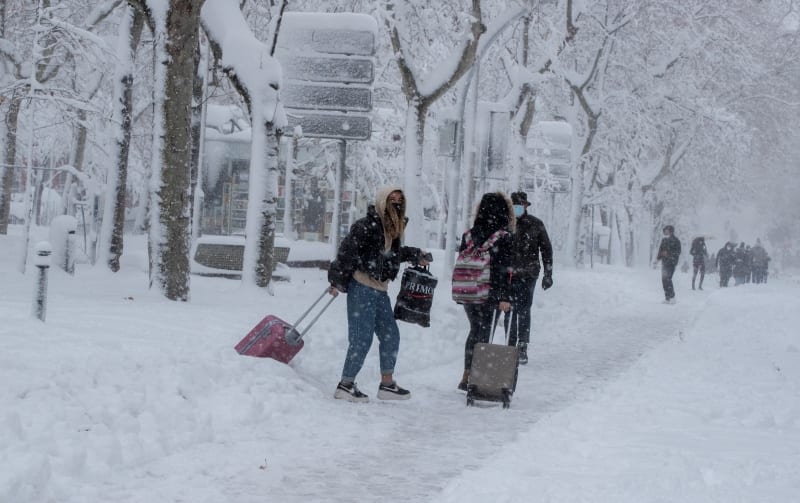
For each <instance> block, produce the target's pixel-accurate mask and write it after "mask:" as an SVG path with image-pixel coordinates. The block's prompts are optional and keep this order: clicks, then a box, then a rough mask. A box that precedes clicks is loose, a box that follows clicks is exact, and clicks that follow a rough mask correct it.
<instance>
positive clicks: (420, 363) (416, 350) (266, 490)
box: [0, 227, 800, 503]
mask: <svg viewBox="0 0 800 503" xmlns="http://www.w3.org/2000/svg"><path fill="white" fill-rule="evenodd" d="M44 235H46V234H44ZM20 239H21V238H20V236H19V229H18V228H16V227H12V231H11V235H10V236H0V285H2V288H0V382H2V387H0V466H2V467H3V468H2V470H0V501H2V502H25V503H27V502H100V501H114V502H143V503H144V502H178V501H183V502H193V503H199V502H209V503H210V502H236V503H246V502H259V503H262V502H265V501H266V502H370V501H386V502H396V501H436V502H456V501H458V502H467V503H469V502H473V501H474V502H485V501H493V502H500V501H503V502H522V501H525V502H527V501H531V502H573V501H581V502H637V503H640V502H677V501H680V502H711V501H715V502H716V501H718V502H726V503H729V502H794V501H800V389H799V388H800V340H798V336H797V335H796V334H797V333H798V325H800V323H799V322H800V283H799V282H798V280H797V278H796V277H792V276H790V275H786V274H785V275H783V276H782V277H781V278H780V279H779V280H775V281H770V283H768V284H766V285H744V286H741V287H736V288H728V289H725V290H721V289H718V288H717V287H716V285H715V284H714V283H715V281H716V276H709V277H708V278H707V281H706V285H705V286H706V290H705V291H692V290H691V289H690V288H689V276H688V275H685V274H681V273H678V274H677V275H676V287H677V291H678V295H677V299H678V304H677V305H674V306H671V305H664V304H662V303H661V300H662V295H661V291H660V289H661V287H660V274H659V272H658V271H657V270H637V271H633V270H628V269H621V268H610V267H596V268H594V269H587V270H581V271H577V270H568V269H564V268H561V267H558V265H557V266H556V270H555V274H554V278H555V286H554V288H552V289H551V290H548V291H547V292H542V291H540V290H537V292H536V296H535V300H534V303H535V306H534V316H535V322H534V324H535V334H534V335H533V342H532V345H531V346H532V348H531V351H530V354H531V362H530V364H529V365H527V366H525V367H523V368H521V370H520V379H519V384H518V388H517V393H516V394H515V396H514V400H513V404H512V407H511V409H509V410H503V409H501V408H500V407H499V406H497V405H496V404H482V406H480V407H473V408H467V407H465V404H464V395H463V394H462V393H460V392H458V391H456V389H455V386H456V384H457V382H458V379H459V377H460V374H461V365H462V357H463V343H464V338H465V336H466V330H467V328H466V327H467V323H466V319H465V316H464V315H463V312H462V311H461V310H460V309H459V308H458V306H456V305H455V304H453V303H452V301H450V299H449V291H448V290H449V282H448V280H447V275H446V274H445V271H443V270H441V265H442V263H443V260H442V256H441V252H440V253H439V254H436V255H435V256H436V258H437V260H436V262H435V263H434V267H433V270H434V272H435V273H436V274H437V275H438V276H439V277H440V278H441V279H440V285H439V288H438V289H437V292H436V295H435V303H434V316H433V319H432V322H431V327H430V328H427V329H423V328H420V327H417V326H411V325H407V324H401V334H402V341H401V349H400V357H399V361H398V366H397V369H396V374H395V375H396V378H397V380H398V382H399V383H400V384H401V385H403V386H406V387H408V388H409V389H411V390H412V393H413V398H412V400H411V401H408V402H391V403H387V402H381V401H378V400H375V399H374V395H375V391H376V388H377V384H378V377H379V376H378V374H379V373H378V366H377V361H378V358H377V354H375V348H374V347H373V352H372V354H370V355H369V357H368V359H367V365H366V366H365V368H364V369H363V370H362V372H361V374H360V375H359V379H358V382H359V385H360V387H361V388H362V390H364V391H365V392H366V393H368V394H370V395H371V398H373V400H371V402H370V403H368V404H351V403H344V402H341V401H336V400H333V398H332V394H333V390H334V387H335V385H336V382H337V380H338V378H339V374H340V371H341V365H342V360H343V357H344V351H345V344H346V343H345V340H346V335H345V332H346V321H345V300H344V299H343V298H340V299H337V300H336V301H335V302H334V304H333V305H332V307H331V309H330V311H329V312H328V313H326V314H325V315H324V316H323V317H322V318H321V320H320V322H319V323H318V325H317V326H315V327H314V328H313V329H312V330H311V332H310V333H309V335H308V336H307V343H306V347H305V348H304V349H303V350H302V351H301V352H300V353H299V354H298V356H297V357H296V358H295V359H294V360H293V361H292V363H291V364H290V365H283V364H281V363H278V362H276V361H273V360H269V359H257V358H249V357H243V356H239V355H238V354H236V352H235V351H234V350H233V346H234V345H235V344H236V343H237V342H238V341H239V339H240V338H241V337H242V336H243V335H244V334H245V333H246V332H247V331H248V330H249V329H250V328H251V327H252V326H253V325H254V324H255V323H257V322H258V321H259V319H260V318H261V317H262V316H264V315H265V314H275V315H278V316H280V317H282V318H284V319H286V320H288V321H293V320H294V319H295V318H296V317H297V316H298V315H299V314H300V313H301V312H302V311H303V310H304V309H305V308H306V307H307V305H308V304H309V303H310V302H311V301H312V300H313V299H314V298H316V297H317V296H318V295H319V294H320V293H321V292H322V290H323V289H324V287H325V273H324V272H323V271H320V270H313V269H293V270H292V281H291V282H280V283H276V284H275V285H274V288H273V291H274V296H273V295H270V294H269V293H268V292H266V291H263V290H255V289H251V288H246V287H242V286H241V284H240V282H239V281H235V280H228V279H223V278H208V277H200V276H194V277H193V278H192V299H191V302H188V303H173V302H170V301H167V300H164V299H163V298H161V297H160V296H159V295H158V294H156V293H155V292H151V291H149V290H148V289H147V273H146V250H145V246H144V241H143V239H142V238H141V237H137V236H126V242H125V245H126V254H125V255H124V256H123V260H122V265H123V269H122V270H121V271H120V272H119V273H117V274H112V273H110V272H107V271H104V270H102V268H100V267H94V268H92V267H90V266H88V265H85V264H79V265H78V267H77V271H76V274H75V276H68V275H66V274H65V273H63V272H61V271H58V270H55V269H51V272H50V282H49V295H48V304H47V320H46V322H45V323H42V322H40V321H38V320H36V319H34V318H32V317H31V315H30V313H31V305H32V302H33V289H34V283H35V277H36V274H35V272H36V271H35V268H34V267H29V270H28V273H27V274H26V275H21V274H19V273H18V272H17V271H16V265H17V262H18V260H17V248H18V242H19V240H20ZM293 246H295V247H296V248H297V251H296V252H295V253H299V252H300V249H302V248H303V244H302V243H293ZM301 254H302V255H304V256H306V255H308V256H310V255H313V253H312V252H308V251H307V252H306V253H301ZM312 258H313V257H312ZM397 287H398V285H397V282H396V283H395V284H393V290H392V294H394V293H396V289H397Z"/></svg>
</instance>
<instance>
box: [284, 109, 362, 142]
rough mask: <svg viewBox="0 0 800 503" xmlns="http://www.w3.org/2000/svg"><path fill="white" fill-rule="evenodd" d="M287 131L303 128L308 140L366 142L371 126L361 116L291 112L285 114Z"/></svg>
mask: <svg viewBox="0 0 800 503" xmlns="http://www.w3.org/2000/svg"><path fill="white" fill-rule="evenodd" d="M286 118H287V119H288V120H289V128H288V129H289V131H291V130H293V129H294V127H295V126H300V127H302V128H303V136H307V137H309V138H334V139H339V140H368V139H369V135H370V129H371V124H370V120H369V117H364V116H363V115H345V114H326V115H323V114H318V113H306V112H304V111H297V110H292V112H291V113H289V114H287V116H286Z"/></svg>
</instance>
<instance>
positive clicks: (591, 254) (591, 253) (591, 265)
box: [589, 205, 594, 269]
mask: <svg viewBox="0 0 800 503" xmlns="http://www.w3.org/2000/svg"><path fill="white" fill-rule="evenodd" d="M591 218H592V222H591V224H590V225H589V229H590V231H589V234H591V236H589V268H590V269H594V205H592V216H591Z"/></svg>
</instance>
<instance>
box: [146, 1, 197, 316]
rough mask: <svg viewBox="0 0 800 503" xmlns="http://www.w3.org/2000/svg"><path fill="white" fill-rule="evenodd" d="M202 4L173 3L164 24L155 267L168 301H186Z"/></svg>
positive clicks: (191, 2) (193, 2) (187, 296)
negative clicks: (194, 103) (158, 233)
mask: <svg viewBox="0 0 800 503" xmlns="http://www.w3.org/2000/svg"><path fill="white" fill-rule="evenodd" d="M202 5H203V1H202V0H175V1H173V2H171V3H170V8H169V11H168V13H167V20H166V34H167V39H166V44H165V48H166V56H167V57H168V58H167V60H166V61H160V62H159V64H162V65H165V66H166V79H165V83H164V84H165V85H164V97H165V98H164V104H163V109H162V112H163V113H162V117H163V121H164V138H163V144H162V150H161V159H162V164H161V166H162V169H161V187H160V190H159V193H158V195H159V200H160V213H159V224H160V226H161V229H162V231H163V233H164V235H163V236H162V237H161V238H162V239H161V242H160V243H159V247H160V249H159V250H157V251H156V253H157V255H158V257H159V258H158V259H157V260H158V262H159V263H158V267H159V268H160V271H159V272H160V278H161V281H162V285H161V287H162V290H163V292H164V295H165V296H166V297H167V298H168V299H170V300H184V301H185V300H188V298H189V273H190V271H189V248H190V239H189V238H190V222H191V219H190V206H191V198H190V184H191V180H190V172H191V148H192V137H191V119H192V112H191V108H192V88H193V85H194V77H195V75H194V69H195V57H196V52H195V47H196V46H197V40H198V29H199V18H200V9H201V7H202Z"/></svg>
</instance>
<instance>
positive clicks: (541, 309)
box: [111, 270, 713, 502]
mask: <svg viewBox="0 0 800 503" xmlns="http://www.w3.org/2000/svg"><path fill="white" fill-rule="evenodd" d="M658 279H659V278H658V272H657V271H646V272H639V273H632V272H629V271H619V270H612V271H602V272H598V271H575V272H564V273H562V274H561V275H560V276H559V277H557V284H556V288H554V289H552V290H550V291H547V292H541V291H538V290H537V293H536V297H537V300H536V305H535V306H534V316H535V325H536V330H535V331H536V333H535V335H534V336H533V342H532V344H531V350H530V356H531V361H530V363H529V364H528V365H527V366H525V367H522V368H521V369H520V377H519V383H518V387H517V394H516V396H515V397H514V401H513V403H512V407H511V409H510V410H503V409H501V407H500V406H499V404H485V405H484V404H481V405H482V406H479V407H473V408H467V407H466V406H465V403H464V402H465V395H464V394H463V393H461V392H458V391H457V390H456V389H455V386H456V384H457V382H458V379H459V377H460V374H461V359H460V358H458V359H455V360H453V359H451V360H450V361H449V362H448V363H446V364H433V365H430V364H428V365H426V364H419V365H415V364H414V363H413V362H406V365H405V367H406V369H405V371H404V372H403V373H402V375H400V374H398V379H399V382H400V383H401V384H402V385H404V386H407V387H409V388H410V389H411V390H412V392H413V398H412V400H411V401H409V402H381V401H379V400H377V399H376V398H375V391H376V390H375V389H373V388H372V386H368V385H363V384H362V389H363V390H364V391H365V392H367V393H368V394H369V395H370V396H371V402H370V403H369V404H350V403H345V402H341V401H335V400H333V399H331V394H332V392H333V384H335V383H333V384H332V383H331V382H329V381H323V378H322V377H321V375H326V376H327V375H328V374H327V373H324V372H320V373H319V375H312V376H309V375H308V371H307V369H303V368H301V369H299V370H298V374H305V377H303V382H302V383H301V384H299V385H298V386H299V387H302V388H303V389H304V392H303V396H302V397H300V398H298V399H297V402H296V403H295V405H294V410H292V411H290V412H289V413H286V412H285V411H276V414H275V415H274V416H273V417H269V413H268V411H264V415H266V416H267V417H269V419H268V420H267V421H264V422H263V423H262V424H254V425H252V427H253V429H252V430H250V431H237V432H228V433H227V434H226V436H225V438H219V437H220V435H217V437H218V438H217V439H216V441H215V442H216V443H212V444H210V445H209V444H200V445H198V446H196V447H195V448H189V449H182V450H180V451H178V452H176V453H174V454H172V455H170V456H168V457H166V458H164V459H161V460H159V461H157V462H154V463H151V464H149V465H147V466H144V467H142V468H141V469H137V470H136V474H135V475H134V476H133V477H132V478H130V476H129V475H128V476H126V478H128V480H127V481H124V480H123V481H119V483H113V484H112V485H113V486H114V488H115V490H114V491H113V492H112V493H111V495H113V496H114V498H115V499H117V500H119V501H148V500H150V499H151V498H152V500H160V501H165V499H163V498H164V497H165V496H167V499H166V500H169V501H173V500H174V501H193V502H196V501H209V502H210V501H237V502H250V501H252V502H256V501H259V502H260V501H275V502H279V501H280V502H351V501H352V502H364V501H379V500H383V501H391V502H400V501H426V500H429V499H431V498H433V497H435V496H436V495H437V494H438V493H439V492H440V491H441V490H442V489H443V487H445V486H446V485H447V482H448V480H449V479H451V478H454V477H457V476H458V475H459V474H461V473H462V472H464V471H465V470H468V469H471V468H476V467H479V466H481V465H482V463H483V462H484V460H485V459H487V458H488V457H490V456H492V455H493V454H495V453H497V452H498V451H499V450H500V449H501V448H502V447H503V446H504V445H506V444H508V443H510V442H515V441H516V438H517V437H518V435H519V434H520V433H524V432H526V431H528V430H530V429H531V428H532V427H534V425H535V423H536V422H537V421H539V420H540V419H541V418H542V417H544V416H547V415H550V414H553V413H554V412H557V411H559V410H563V409H565V408H567V407H569V406H570V405H572V404H575V403H578V402H580V401H581V400H582V399H584V398H586V397H589V396H591V394H592V393H593V392H594V391H595V390H597V389H599V388H602V387H603V386H605V385H606V384H607V383H608V382H609V381H611V380H613V379H615V377H616V376H618V375H619V374H620V373H621V372H624V371H625V370H626V369H627V368H628V367H629V366H630V365H631V363H632V362H634V361H636V359H637V358H638V357H639V356H640V355H642V354H643V353H645V352H647V351H648V350H649V349H651V348H653V347H654V346H656V345H658V344H660V343H661V342H663V341H665V340H666V339H668V338H670V337H678V336H679V335H680V333H681V332H682V330H683V329H684V327H685V326H686V324H687V323H688V322H689V320H690V319H691V318H692V317H693V316H694V313H695V312H697V310H698V309H700V308H701V306H702V304H703V302H704V301H705V298H706V295H708V294H709V292H688V293H686V292H679V304H678V305H675V306H667V305H663V304H661V303H660V294H659V288H660V284H659V282H658ZM712 281H713V279H712V278H710V281H709V283H711V282H712ZM447 286H448V285H446V284H445V285H443V287H444V288H441V290H440V291H439V292H438V293H437V295H445V296H446V295H447V292H446V287H447ZM452 309H453V310H455V311H456V312H455V317H456V318H458V319H460V318H462V317H463V316H461V313H459V312H458V311H457V310H458V308H457V307H456V306H453V307H452ZM401 330H405V329H404V328H403V329H401ZM449 330H455V331H458V332H459V333H464V334H466V321H465V320H462V323H461V324H459V325H458V326H456V327H453V328H450V329H449ZM426 336H429V337H437V334H436V333H427V335H426ZM458 340H459V341H461V340H462V339H461V337H458ZM460 344H463V341H462V342H461V343H460ZM401 351H402V350H401ZM340 354H341V351H336V352H333V353H331V356H330V358H331V359H332V360H334V361H335V362H336V363H335V364H333V367H338V362H339V360H340ZM454 354H458V355H460V354H461V347H459V348H458V351H455V352H454ZM404 356H405V357H406V358H408V357H409V356H408V355H403V354H401V360H402V358H404ZM369 359H370V360H373V359H375V357H374V354H371V355H370V356H369ZM304 370H306V372H303V371H304ZM287 372H290V373H291V372H292V371H290V370H288V371H287ZM366 373H367V372H365V374H366ZM312 374H313V372H312ZM366 379H367V378H365V380H366ZM305 386H308V387H309V388H308V389H306V388H305ZM307 392H308V393H307ZM309 393H310V396H312V397H313V398H312V399H311V400H312V403H310V404H309V403H308V402H306V403H305V404H304V401H307V400H309ZM256 460H258V461H259V462H260V461H262V460H263V465H262V466H261V467H260V468H261V470H259V471H257V470H256ZM181 467H183V468H181ZM186 467H191V469H188V470H187V469H186ZM131 483H132V484H133V487H132V486H131V485H129V484H131ZM489 483H493V482H489ZM501 483H513V481H511V482H509V481H505V482H501ZM178 488H182V489H178ZM133 495H135V496H133ZM159 498H162V499H159Z"/></svg>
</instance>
